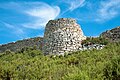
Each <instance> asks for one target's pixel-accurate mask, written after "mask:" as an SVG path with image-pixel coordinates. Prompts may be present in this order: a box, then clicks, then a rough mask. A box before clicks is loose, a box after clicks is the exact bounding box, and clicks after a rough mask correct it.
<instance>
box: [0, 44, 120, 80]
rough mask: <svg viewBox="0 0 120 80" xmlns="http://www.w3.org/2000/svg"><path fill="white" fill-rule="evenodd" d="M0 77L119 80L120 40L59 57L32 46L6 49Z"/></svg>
mask: <svg viewBox="0 0 120 80" xmlns="http://www.w3.org/2000/svg"><path fill="white" fill-rule="evenodd" d="M0 80H120V43H110V44H108V45H107V46H106V47H105V48H104V49H102V50H95V49H94V50H86V51H78V52H74V53H72V54H68V55H65V56H56V57H54V56H52V55H47V56H43V54H42V53H41V51H39V50H35V49H32V48H27V49H24V50H22V51H19V52H16V53H14V52H10V51H6V52H4V53H2V54H0Z"/></svg>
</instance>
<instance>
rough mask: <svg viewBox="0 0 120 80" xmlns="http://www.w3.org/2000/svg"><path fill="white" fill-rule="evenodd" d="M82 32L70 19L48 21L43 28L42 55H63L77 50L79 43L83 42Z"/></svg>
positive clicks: (74, 21)
mask: <svg viewBox="0 0 120 80" xmlns="http://www.w3.org/2000/svg"><path fill="white" fill-rule="evenodd" d="M85 39H86V37H85V36H84V35H83V31H82V30H81V28H80V26H79V25H78V24H77V23H76V20H74V19H71V18H61V19H57V20H50V21H49V22H48V23H47V25H46V28H45V33H44V39H43V48H42V51H43V53H44V54H58V55H59V54H64V53H68V52H73V51H77V50H79V49H80V48H81V47H82V45H81V41H82V40H85Z"/></svg>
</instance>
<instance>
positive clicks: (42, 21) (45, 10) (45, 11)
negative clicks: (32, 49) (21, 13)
mask: <svg viewBox="0 0 120 80" xmlns="http://www.w3.org/2000/svg"><path fill="white" fill-rule="evenodd" d="M40 4H41V5H40V6H37V7H34V8H32V9H28V10H26V11H25V13H26V14H27V15H29V16H31V17H34V18H36V20H35V21H32V22H30V23H25V24H23V26H24V27H27V28H33V29H40V28H42V27H45V25H46V23H47V22H48V21H49V20H51V19H55V18H56V17H57V16H58V15H59V13H60V8H59V7H58V6H50V5H48V4H45V3H40Z"/></svg>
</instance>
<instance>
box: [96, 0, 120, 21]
mask: <svg viewBox="0 0 120 80" xmlns="http://www.w3.org/2000/svg"><path fill="white" fill-rule="evenodd" d="M119 4H120V0H109V1H104V2H101V3H100V8H99V9H98V10H97V18H96V19H95V20H96V21H100V22H104V21H107V20H110V19H112V18H114V17H116V16H117V15H119V14H120V5H119Z"/></svg>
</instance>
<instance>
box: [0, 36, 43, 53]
mask: <svg viewBox="0 0 120 80" xmlns="http://www.w3.org/2000/svg"><path fill="white" fill-rule="evenodd" d="M42 40H43V38H42V37H35V38H30V39H24V40H19V41H17V42H12V43H8V44H4V45H0V52H4V51H6V50H10V51H13V52H16V51H18V50H21V49H22V48H25V47H34V46H36V48H37V49H39V50H42Z"/></svg>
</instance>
